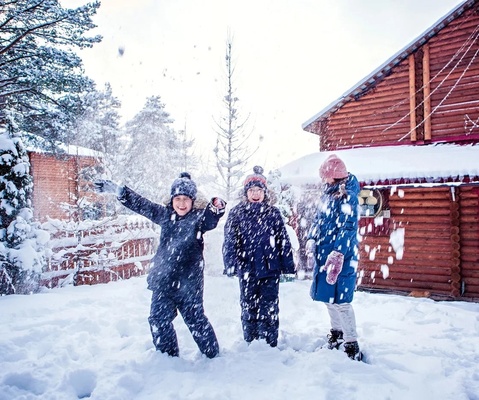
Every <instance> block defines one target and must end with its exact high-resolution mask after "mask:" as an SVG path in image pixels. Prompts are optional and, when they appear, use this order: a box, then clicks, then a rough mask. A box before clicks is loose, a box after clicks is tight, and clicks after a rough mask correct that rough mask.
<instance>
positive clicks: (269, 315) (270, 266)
mask: <svg viewBox="0 0 479 400" xmlns="http://www.w3.org/2000/svg"><path fill="white" fill-rule="evenodd" d="M254 172H255V173H254V174H252V175H249V176H248V177H247V178H246V180H245V181H244V195H245V197H246V198H245V200H243V201H242V202H241V203H239V204H238V205H236V206H235V207H233V209H232V210H231V211H230V213H229V215H228V219H227V221H226V225H225V238H224V243H223V260H224V265H225V271H224V273H225V274H226V275H228V276H233V275H237V276H238V278H239V286H240V305H241V322H242V326H243V337H244V340H245V341H247V342H251V341H253V340H255V339H265V340H266V342H267V343H268V344H269V345H270V346H271V347H275V346H276V345H277V343H278V330H279V319H278V314H279V278H280V274H294V272H295V268H294V262H293V253H292V250H291V243H290V240H289V237H288V233H287V231H286V227H285V225H284V221H283V218H282V216H281V213H280V211H279V209H278V208H276V207H274V206H272V205H270V204H269V203H268V198H267V196H266V190H267V186H266V178H265V177H264V176H263V175H262V172H263V169H262V168H261V167H255V168H254Z"/></svg>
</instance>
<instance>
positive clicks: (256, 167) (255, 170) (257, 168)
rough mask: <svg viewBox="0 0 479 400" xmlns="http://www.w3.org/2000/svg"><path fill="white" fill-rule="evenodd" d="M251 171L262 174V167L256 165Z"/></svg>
mask: <svg viewBox="0 0 479 400" xmlns="http://www.w3.org/2000/svg"><path fill="white" fill-rule="evenodd" d="M253 171H254V173H255V174H259V175H262V174H263V171H264V169H263V167H260V166H259V165H256V166H254V167H253Z"/></svg>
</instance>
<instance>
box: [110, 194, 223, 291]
mask: <svg viewBox="0 0 479 400" xmlns="http://www.w3.org/2000/svg"><path fill="white" fill-rule="evenodd" d="M118 199H119V200H120V201H121V202H122V203H123V205H125V206H126V207H128V208H129V209H130V210H132V211H134V212H136V213H138V214H140V215H143V216H144V217H146V218H148V219H149V220H151V221H152V222H154V223H155V224H158V225H159V226H160V227H161V233H160V242H159V245H158V249H157V251H156V254H155V256H154V257H153V260H152V263H151V268H150V272H149V274H148V278H147V281H148V289H150V290H157V289H158V288H165V291H167V290H168V289H169V288H172V287H174V288H176V289H178V288H180V287H188V288H191V290H197V288H202V287H203V279H204V278H203V270H204V262H203V248H204V244H203V234H204V233H205V232H206V231H209V230H211V229H214V228H215V227H216V225H217V224H218V221H219V219H220V218H221V216H222V215H223V213H219V214H217V213H215V212H214V211H213V207H211V204H208V206H207V207H206V208H205V209H195V208H193V209H192V210H191V211H190V212H189V213H188V214H186V215H184V216H179V215H178V214H177V213H176V212H175V210H174V209H173V207H172V206H171V204H170V205H168V206H163V205H161V204H156V203H153V202H151V201H150V200H148V199H145V198H144V197H142V196H140V195H139V194H137V193H135V192H134V191H133V190H131V189H130V188H128V187H125V188H124V189H123V192H122V193H121V195H120V197H119V198H118Z"/></svg>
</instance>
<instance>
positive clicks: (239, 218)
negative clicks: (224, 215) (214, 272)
mask: <svg viewBox="0 0 479 400" xmlns="http://www.w3.org/2000/svg"><path fill="white" fill-rule="evenodd" d="M223 261H224V266H225V274H227V275H238V276H240V277H244V276H245V274H247V275H248V276H252V277H256V278H266V277H274V276H279V275H280V274H294V261H293V253H292V250H291V242H290V240H289V237H288V233H287V231H286V227H285V225H284V222H283V218H282V216H281V213H280V211H279V209H278V208H276V207H274V206H271V205H269V204H267V203H265V202H263V203H251V202H248V201H243V202H241V203H239V204H237V205H236V206H235V207H233V209H232V210H231V211H230V213H229V215H228V219H227V220H226V225H225V237H224V243H223Z"/></svg>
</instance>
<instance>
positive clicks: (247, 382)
mask: <svg viewBox="0 0 479 400" xmlns="http://www.w3.org/2000/svg"><path fill="white" fill-rule="evenodd" d="M208 235H210V236H207V238H206V239H207V250H206V254H205V255H206V260H207V273H206V282H205V309H206V314H207V316H208V317H209V319H210V321H211V323H212V325H213V327H214V328H215V330H216V334H217V336H218V340H219V342H220V349H221V354H220V356H219V357H217V358H215V359H212V360H210V359H207V358H205V357H204V356H202V355H201V354H200V353H199V351H198V349H197V347H196V345H195V343H194V341H193V339H192V338H191V335H190V333H189V331H188V330H187V328H186V327H185V325H184V323H183V321H182V319H181V317H178V318H177V319H176V320H175V326H176V328H177V333H178V340H179V344H180V352H181V354H180V357H179V358H171V357H168V356H166V355H164V354H161V353H157V352H155V351H154V348H153V344H152V342H151V337H150V332H149V326H148V322H147V317H148V312H149V305H150V293H151V292H149V291H148V290H147V289H146V279H145V277H141V278H134V279H130V280H128V281H121V282H113V283H109V284H107V285H96V286H80V287H71V286H70V287H66V288H63V289H53V290H46V291H44V292H43V293H40V294H36V295H32V296H7V297H0V400H12V399H18V400H20V399H21V400H30V399H31V400H33V399H42V400H70V399H80V398H89V399H98V400H110V399H111V400H131V399H139V400H147V399H148V400H150V399H151V400H153V399H154V400H158V399H160V400H163V399H169V400H178V399H180V400H183V399H195V400H196V399H198V400H200V399H201V400H207V399H208V400H209V399H211V400H213V399H214V400H230V399H231V400H233V399H241V400H243V399H248V400H256V399H258V400H265V399H272V400H281V399H285V400H286V399H288V400H291V399H308V400H309V399H315V400H322V399H324V400H342V399H344V400H354V399H360V400H363V399H364V400H366V399H367V400H374V399H380V400H385V399H392V400H396V399H398V400H403V399H435V400H442V399H453V400H466V399H467V400H478V399H479V334H478V333H479V304H475V303H465V302H434V301H432V300H430V299H423V298H412V297H401V296H395V295H384V294H369V293H364V292H358V293H356V297H355V301H354V305H355V311H356V317H357V321H358V333H359V335H360V345H361V346H362V349H363V351H364V352H365V354H366V362H365V363H362V362H356V361H352V360H350V359H348V358H347V357H346V356H345V354H344V353H342V352H341V351H336V350H335V351H329V350H326V349H321V346H322V345H323V344H324V343H325V342H326V334H327V333H328V330H329V320H328V315H327V312H326V309H325V307H324V305H323V304H321V303H316V302H313V301H312V300H311V299H310V297H309V285H310V282H309V281H298V280H297V281H295V282H285V283H281V286H280V310H281V311H280V340H279V345H278V348H270V347H269V346H268V345H267V344H266V343H264V342H253V343H252V344H251V345H250V346H248V345H246V343H245V342H243V340H242V334H241V325H240V318H239V314H240V310H239V304H238V282H237V280H236V278H228V277H225V276H223V275H222V274H221V271H222V264H221V257H220V244H221V240H222V237H221V228H219V229H217V230H216V231H214V232H211V233H208Z"/></svg>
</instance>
